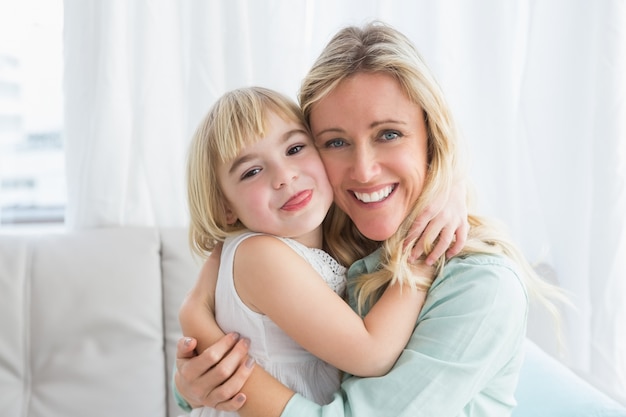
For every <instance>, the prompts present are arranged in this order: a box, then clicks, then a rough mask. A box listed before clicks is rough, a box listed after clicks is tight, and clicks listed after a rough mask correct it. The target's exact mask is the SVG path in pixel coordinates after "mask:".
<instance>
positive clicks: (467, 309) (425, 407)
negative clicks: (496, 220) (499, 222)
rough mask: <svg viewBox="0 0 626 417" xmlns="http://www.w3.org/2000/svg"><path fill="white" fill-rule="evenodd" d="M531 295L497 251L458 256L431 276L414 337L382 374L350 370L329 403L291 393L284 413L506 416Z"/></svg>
mask: <svg viewBox="0 0 626 417" xmlns="http://www.w3.org/2000/svg"><path fill="white" fill-rule="evenodd" d="M527 311H528V300H527V296H526V292H525V290H524V287H523V285H522V283H521V282H520V279H519V277H518V275H517V273H516V272H515V270H514V268H513V267H512V266H511V265H510V264H509V263H508V262H507V261H505V260H504V259H502V258H500V257H496V256H482V255H480V256H472V257H469V258H466V259H456V258H455V259H453V260H451V261H450V262H449V263H448V265H446V267H445V268H444V271H443V273H442V275H441V276H440V277H438V278H437V280H436V281H435V282H434V283H433V286H432V287H431V289H430V290H429V294H428V296H427V298H426V303H425V305H424V307H423V309H422V311H421V313H420V316H419V318H418V321H417V326H416V328H415V330H414V332H413V335H412V336H411V339H410V341H409V343H408V345H407V347H406V348H405V350H404V351H403V353H402V354H401V356H400V358H399V359H398V361H397V362H396V364H395V365H394V367H393V369H392V370H391V371H390V372H389V373H388V374H387V375H384V376H382V377H377V378H358V377H354V376H350V377H348V378H346V379H345V380H344V382H343V383H342V385H341V391H340V392H339V393H337V394H336V395H335V396H334V398H333V401H332V402H331V403H330V404H327V405H324V406H319V405H317V404H315V403H313V402H310V401H307V400H306V399H304V398H303V397H302V396H299V395H295V396H293V397H292V398H291V400H290V401H289V403H288V404H287V406H286V407H285V410H284V411H283V413H282V417H309V416H311V417H312V416H326V417H331V416H333V417H339V416H355V415H356V416H359V417H370V416H371V417H378V416H381V415H383V414H384V415H385V416H388V417H396V416H413V417H415V416H435V415H436V416H438V417H455V416H458V415H460V414H461V411H462V410H465V412H466V415H476V416H480V415H508V414H509V413H510V412H511V409H512V408H513V406H514V405H515V400H514V398H513V394H514V391H515V386H516V384H517V379H518V374H519V369H520V366H521V361H522V342H523V340H524V336H525V332H526V320H527Z"/></svg>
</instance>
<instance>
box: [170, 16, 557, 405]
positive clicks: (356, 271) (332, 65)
mask: <svg viewBox="0 0 626 417" xmlns="http://www.w3.org/2000/svg"><path fill="white" fill-rule="evenodd" d="M300 104H301V106H302V109H303V111H304V114H305V117H306V119H307V121H308V122H309V124H310V127H311V130H312V133H313V137H314V140H315V144H316V146H317V147H318V149H319V151H320V155H321V157H322V160H323V162H324V166H325V167H326V171H327V174H328V177H329V180H330V183H331V186H332V187H333V191H334V198H335V203H336V205H337V206H338V207H339V208H340V209H341V210H337V211H336V212H335V213H333V222H331V224H332V228H331V230H330V231H328V232H327V236H328V237H332V238H333V239H331V240H330V241H329V245H330V246H331V247H333V248H335V250H334V255H335V256H336V257H338V258H339V260H340V261H342V262H343V263H346V264H349V265H352V266H351V268H350V270H349V272H348V279H349V297H350V303H351V305H352V306H353V308H355V309H357V310H358V311H360V312H361V314H366V313H367V311H368V306H369V304H370V302H371V301H372V300H375V299H376V297H377V296H378V294H379V292H380V290H381V289H383V288H385V286H386V285H387V284H388V283H389V279H390V273H389V272H390V271H392V270H394V269H395V268H396V267H398V266H402V265H403V264H405V263H406V260H407V258H408V256H409V255H408V249H407V250H402V247H403V242H404V240H405V238H406V235H407V230H408V228H409V226H410V225H411V224H413V221H414V219H415V217H416V215H417V213H419V212H420V211H421V210H422V209H423V208H424V207H426V206H427V205H429V204H430V203H431V202H432V201H434V196H436V195H441V194H443V195H447V194H448V193H449V191H450V188H451V186H452V184H453V183H454V182H455V178H456V177H457V171H458V168H457V165H458V157H459V155H458V154H457V152H458V151H457V148H456V140H457V138H456V132H455V129H454V124H453V122H452V117H451V114H450V112H449V109H448V107H447V105H446V103H445V100H444V98H443V94H442V92H441V91H440V89H439V87H438V86H437V83H436V82H435V80H434V78H433V77H432V75H431V74H430V72H429V70H428V68H427V67H426V65H425V64H424V62H423V61H422V59H421V57H420V56H419V54H418V53H417V51H416V50H415V48H414V46H413V45H412V44H411V42H410V41H409V40H408V39H407V38H406V37H405V36H403V35H402V34H401V33H399V32H397V31H395V30H393V29H392V28H389V27H387V26H384V25H382V24H376V23H375V24H369V25H366V26H364V27H363V28H355V27H349V28H345V29H343V30H341V31H340V32H339V33H338V34H337V35H336V36H335V37H334V38H333V39H332V40H331V41H330V43H329V44H328V45H327V46H326V48H325V49H324V51H323V52H322V54H321V56H320V57H319V58H318V60H317V61H316V63H315V64H314V65H313V68H312V69H311V71H310V72H309V74H308V75H307V77H306V78H305V80H304V81H303V85H302V88H301V92H300ZM469 224H470V230H469V234H468V239H467V242H465V244H464V246H463V248H462V250H461V252H460V254H459V255H458V256H455V257H454V258H452V259H449V260H448V261H445V262H444V259H440V260H439V261H438V264H437V267H438V268H439V274H438V276H437V278H436V279H435V281H434V282H433V284H432V286H431V288H430V289H429V292H428V295H427V298H426V302H425V304H424V307H423V309H422V311H421V313H420V315H419V317H418V320H417V324H416V327H415V330H414V332H413V334H412V336H411V339H410V340H409V343H408V344H407V346H406V348H405V350H404V352H403V353H402V355H401V356H400V358H399V359H398V361H397V363H396V364H395V365H394V367H393V368H392V370H391V371H390V372H389V373H388V374H387V375H385V376H383V377H379V378H357V377H353V376H347V377H346V378H345V379H344V381H343V383H342V386H341V390H340V392H338V393H336V394H335V397H334V399H333V401H332V402H331V403H330V404H328V405H325V406H318V405H316V404H313V403H311V402H309V401H307V400H305V399H304V398H302V397H301V396H299V395H297V394H294V393H293V392H291V391H290V390H288V389H286V388H285V387H282V386H281V385H280V384H277V383H276V381H275V380H273V379H272V378H271V377H269V376H268V375H267V374H265V373H263V371H262V370H261V369H259V368H260V367H254V368H249V367H248V366H247V365H250V363H249V362H248V361H245V360H243V356H241V354H242V352H243V351H245V347H246V344H247V343H248V341H245V340H243V341H241V342H240V343H239V344H238V345H236V346H235V348H234V349H233V350H232V351H231V353H230V354H229V355H228V356H226V357H225V359H224V360H222V361H221V362H219V363H218V361H217V358H220V357H221V355H222V354H223V353H225V352H224V351H225V350H227V348H228V347H229V346H230V345H232V343H233V337H232V335H231V336H230V337H229V338H226V339H222V340H221V341H220V342H219V343H218V344H216V345H214V346H213V347H212V349H211V351H210V352H209V353H208V354H206V355H205V354H203V355H201V356H199V357H198V358H195V359H200V358H201V357H203V356H204V359H203V360H202V362H203V363H202V364H201V363H200V362H201V361H196V362H193V366H192V362H185V361H184V360H180V361H179V362H178V367H179V370H180V371H179V373H178V374H177V376H176V382H177V386H178V389H179V390H180V392H181V394H183V396H185V397H186V398H190V399H193V402H194V403H196V402H201V403H204V404H209V405H213V406H216V408H220V409H231V410H237V409H238V410H239V413H240V414H241V415H245V416H248V415H250V416H257V415H269V416H272V415H276V416H278V415H282V416H308V415H311V416H313V415H322V414H323V415H327V416H343V415H358V416H380V415H385V416H404V415H407V416H409V415H410V416H419V415H425V416H434V415H436V416H440V417H445V416H451V417H452V416H459V415H464V416H502V415H509V414H510V413H511V410H512V408H513V407H514V405H515V400H514V398H513V393H514V390H515V386H516V383H517V377H518V373H519V369H520V365H521V362H522V349H521V348H522V341H523V339H524V335H525V331H526V317H527V312H528V300H527V296H526V289H525V288H528V290H530V292H531V293H532V294H537V295H538V296H539V297H540V298H541V299H543V300H546V298H545V297H546V294H547V293H548V292H551V291H554V289H553V288H552V287H550V286H548V285H547V284H545V283H544V282H542V281H541V280H539V279H538V278H537V277H536V276H535V275H534V272H533V270H532V268H531V267H530V266H529V265H528V263H527V262H526V261H525V260H524V259H523V257H522V256H521V254H520V252H519V250H518V249H516V248H515V246H514V245H512V244H511V243H510V242H509V241H508V240H507V239H506V238H505V237H504V236H503V235H502V233H501V232H500V230H499V229H498V228H497V227H496V226H495V225H494V224H492V223H490V222H488V221H487V220H486V219H483V218H479V217H477V216H474V215H470V216H469ZM380 242H383V243H382V244H380ZM212 267H214V265H213V266H211V265H210V264H209V265H207V269H208V268H212ZM206 274H207V276H208V275H210V273H209V272H206ZM204 285H208V284H204ZM252 343H254V341H252ZM192 344H193V343H192ZM186 351H187V350H186V348H185V346H184V345H183V344H179V357H181V358H183V357H185V356H186V354H185V352H186ZM205 353H206V352H205ZM240 363H242V364H241V365H239V364H240ZM212 366H214V367H213V368H212V369H211V370H210V372H206V371H207V370H208V369H209V368H210V367H212ZM237 367H238V368H237ZM251 369H252V370H251ZM232 373H234V376H233V377H232V378H231V379H226V378H223V376H227V375H230V374H232ZM248 375H249V377H248ZM246 378H248V379H247V380H246ZM224 381H225V382H224ZM244 381H246V385H245V386H244V387H243V389H242V394H238V395H236V396H234V397H232V396H233V395H234V394H235V393H236V392H238V391H239V388H240V387H241V386H242V383H243V382H244ZM212 388H215V389H212ZM207 389H210V390H207ZM231 397H232V399H230V398H231ZM242 404H243V406H242ZM239 407H241V408H239ZM281 413H282V414H281Z"/></svg>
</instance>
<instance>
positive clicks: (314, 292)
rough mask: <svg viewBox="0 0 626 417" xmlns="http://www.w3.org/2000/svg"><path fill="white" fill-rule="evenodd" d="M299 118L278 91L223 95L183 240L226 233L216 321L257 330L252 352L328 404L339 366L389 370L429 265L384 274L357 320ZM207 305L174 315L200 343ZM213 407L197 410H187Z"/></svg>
mask: <svg viewBox="0 0 626 417" xmlns="http://www.w3.org/2000/svg"><path fill="white" fill-rule="evenodd" d="M305 126H306V124H305V123H304V120H303V118H302V115H301V112H300V109H299V107H298V106H297V105H296V104H295V103H294V102H293V101H291V100H289V99H288V98H286V97H284V96H282V95H280V94H278V93H276V92H274V91H271V90H267V89H263V88H258V87H252V88H243V89H238V90H234V91H231V92H229V93H227V94H225V95H224V96H222V97H221V98H220V99H219V100H218V101H217V103H216V104H215V105H214V106H213V108H212V109H211V110H210V111H209V113H208V115H207V116H206V117H205V119H204V121H203V122H202V123H201V125H200V127H199V128H198V130H197V132H196V134H195V135H194V138H193V142H192V145H191V148H190V155H189V163H188V191H189V195H188V199H189V207H190V211H191V227H190V241H191V244H192V247H193V249H194V250H195V251H196V252H197V253H199V254H207V253H208V252H210V251H212V250H214V249H215V246H216V244H218V243H219V242H224V244H223V248H222V253H221V260H220V270H219V275H218V280H217V286H216V290H215V310H216V311H215V314H216V319H217V322H218V324H219V325H220V327H221V328H222V330H223V331H225V332H238V333H240V334H241V335H243V336H245V337H248V338H251V339H252V340H254V344H253V345H252V346H251V348H250V355H251V356H252V357H253V358H254V360H256V361H257V362H258V363H259V364H261V365H262V366H263V368H264V369H265V370H267V371H268V372H270V373H271V374H272V375H274V376H275V377H276V378H278V379H279V380H281V382H283V383H284V384H286V385H287V386H289V387H290V388H291V389H293V390H294V391H296V392H299V393H300V394H302V395H304V396H305V397H307V398H309V399H311V400H314V401H316V402H318V403H320V404H324V403H327V402H329V401H330V400H331V398H332V394H333V393H334V392H335V391H336V390H337V388H338V386H339V378H340V375H339V372H338V371H337V369H336V368H339V369H341V370H343V371H345V372H347V373H350V374H354V375H359V376H379V375H383V374H385V373H386V372H387V371H388V370H389V369H390V368H391V366H392V365H393V364H394V363H395V361H396V359H397V357H398V356H399V354H400V353H401V351H402V349H403V347H404V346H405V345H406V343H407V341H408V339H409V336H410V335H411V332H412V331H413V328H414V325H415V322H416V319H417V315H418V313H419V311H420V309H421V306H422V304H423V301H424V298H425V294H426V293H425V290H426V288H427V286H428V285H429V284H430V282H431V281H432V279H433V274H434V270H433V269H432V268H429V267H426V266H425V265H424V264H423V263H422V262H420V263H418V264H417V265H415V266H412V267H411V268H410V270H411V272H412V275H411V276H407V277H405V278H402V279H396V280H395V281H394V282H392V283H391V284H390V285H389V286H388V287H387V288H386V289H385V291H384V294H383V295H382V297H381V298H380V300H379V301H378V302H377V303H376V305H375V306H374V307H373V308H372V309H371V311H370V313H369V314H368V315H367V316H366V317H365V318H364V319H361V318H360V317H359V316H358V315H357V314H355V313H354V312H353V311H352V309H351V308H350V307H349V305H348V304H346V303H345V302H344V301H343V299H342V296H343V291H344V288H345V277H344V273H345V268H344V267H343V266H341V265H340V264H339V263H337V261H335V260H334V259H333V258H332V257H331V256H330V255H329V254H328V253H326V252H325V251H323V250H322V248H323V247H324V240H323V233H322V222H323V220H324V218H325V217H326V214H327V212H328V210H329V208H330V206H331V204H332V201H333V194H332V189H331V187H330V184H329V182H328V179H327V177H326V172H325V170H324V166H323V165H322V162H321V159H320V157H319V155H318V152H317V149H316V148H315V147H314V146H313V143H312V140H311V137H310V134H309V131H308V129H307V128H306V127H305ZM367 197H368V198H369V199H370V201H374V200H375V199H376V198H380V197H379V196H376V195H370V196H367ZM407 284H408V285H407ZM206 314H207V311H206V310H204V311H196V312H193V314H191V315H190V314H189V312H186V314H184V315H183V314H182V313H181V317H180V319H181V326H182V330H183V333H184V334H185V335H187V336H193V337H195V338H197V339H198V350H199V351H202V350H203V349H204V348H205V347H208V346H209V345H210V342H209V341H208V340H206V338H203V334H204V333H205V330H204V331H203V326H202V316H204V315H206ZM219 413H220V412H219V411H216V410H213V409H209V408H204V409H196V410H195V411H194V414H193V415H196V416H197V415H218V414H219Z"/></svg>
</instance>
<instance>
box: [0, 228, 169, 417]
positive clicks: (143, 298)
mask: <svg viewBox="0 0 626 417" xmlns="http://www.w3.org/2000/svg"><path fill="white" fill-rule="evenodd" d="M159 249H160V244H159V235H158V232H157V231H156V230H154V229H136V228H107V229H101V230H89V231H82V232H72V233H69V234H58V235H47V236H42V237H30V236H25V237H21V238H20V237H5V236H1V237H0V257H1V259H0V265H2V267H0V286H1V289H0V297H1V301H0V306H2V307H0V308H1V309H2V311H1V313H2V321H1V324H0V330H1V332H0V333H1V334H2V338H1V339H0V354H1V356H0V358H1V359H0V361H2V363H1V364H0V365H1V366H0V392H2V395H1V396H0V398H2V400H0V401H1V402H2V403H1V404H0V410H2V411H1V412H0V414H2V415H16V416H17V415H24V416H29V417H39V416H41V417H44V416H45V417H53V416H59V417H61V416H62V417H67V416H81V415H88V416H107V417H109V416H112V415H115V416H120V415H128V416H165V415H166V406H165V398H166V396H165V392H166V386H167V381H166V377H165V372H164V370H165V361H164V341H163V311H162V286H161V270H160V253H159ZM5 291H6V292H5Z"/></svg>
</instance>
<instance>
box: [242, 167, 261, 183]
mask: <svg viewBox="0 0 626 417" xmlns="http://www.w3.org/2000/svg"><path fill="white" fill-rule="evenodd" d="M259 172H261V168H253V169H251V170H249V171H246V172H244V173H243V175H242V176H241V179H242V180H245V179H246V178H252V177H254V176H255V175H256V174H258V173H259Z"/></svg>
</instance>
